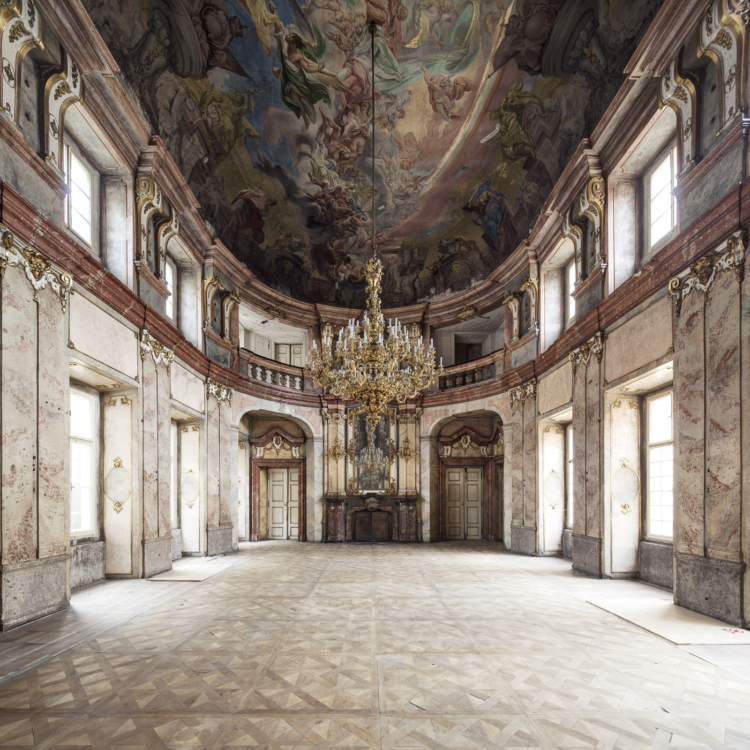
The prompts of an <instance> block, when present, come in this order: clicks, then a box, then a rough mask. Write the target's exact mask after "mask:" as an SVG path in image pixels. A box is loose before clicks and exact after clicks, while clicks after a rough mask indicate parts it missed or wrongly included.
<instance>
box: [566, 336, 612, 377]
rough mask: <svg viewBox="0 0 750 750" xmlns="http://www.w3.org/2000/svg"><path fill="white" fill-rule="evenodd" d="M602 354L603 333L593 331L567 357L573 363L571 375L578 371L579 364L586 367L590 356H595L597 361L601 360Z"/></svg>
mask: <svg viewBox="0 0 750 750" xmlns="http://www.w3.org/2000/svg"><path fill="white" fill-rule="evenodd" d="M603 356H604V333H603V332H602V331H599V332H597V333H595V334H594V335H593V336H592V337H591V338H590V339H589V340H588V341H584V342H583V343H582V344H581V345H580V346H579V347H578V348H577V349H574V350H573V351H572V352H571V353H570V354H569V355H568V359H569V360H570V361H571V362H572V364H573V375H575V374H576V372H577V371H578V367H579V366H580V365H585V366H587V367H588V364H589V362H591V358H592V357H596V361H597V362H601V361H602V357H603Z"/></svg>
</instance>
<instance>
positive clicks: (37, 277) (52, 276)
mask: <svg viewBox="0 0 750 750" xmlns="http://www.w3.org/2000/svg"><path fill="white" fill-rule="evenodd" d="M11 266H20V267H21V268H23V271H24V273H25V274H26V278H27V279H28V280H29V281H30V282H31V286H32V288H33V289H34V301H35V302H37V301H38V300H39V298H38V296H37V295H38V293H39V292H40V291H41V290H42V289H46V288H47V287H49V288H50V289H52V291H53V292H54V293H55V294H56V295H57V297H58V299H59V300H60V304H61V305H62V311H63V313H64V312H65V311H66V310H67V307H68V293H69V292H70V289H71V287H72V286H73V280H72V279H71V278H70V276H68V274H66V273H58V272H57V271H55V270H54V269H53V268H52V264H51V263H50V262H49V261H48V260H47V259H46V258H45V257H44V256H43V255H42V254H41V253H40V252H38V251H37V250H35V249H34V248H33V247H31V246H30V245H25V246H23V247H19V246H18V245H17V242H16V239H15V237H14V236H13V233H12V232H11V231H10V230H5V232H4V234H3V241H2V248H0V278H2V277H3V276H4V275H5V269H6V268H8V267H11Z"/></svg>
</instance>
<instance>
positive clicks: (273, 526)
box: [268, 469, 299, 539]
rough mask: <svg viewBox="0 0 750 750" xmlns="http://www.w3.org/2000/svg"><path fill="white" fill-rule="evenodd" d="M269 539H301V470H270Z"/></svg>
mask: <svg viewBox="0 0 750 750" xmlns="http://www.w3.org/2000/svg"><path fill="white" fill-rule="evenodd" d="M268 538H269V539H299V469H269V470H268Z"/></svg>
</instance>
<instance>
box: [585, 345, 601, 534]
mask: <svg viewBox="0 0 750 750" xmlns="http://www.w3.org/2000/svg"><path fill="white" fill-rule="evenodd" d="M600 372H601V364H600V362H598V361H597V359H596V357H591V359H590V361H589V363H588V365H587V366H586V368H585V374H586V535H587V536H594V537H601V535H602V519H601V503H602V498H601V494H602V493H601V468H600V461H601V458H600V451H601V437H600V425H601V407H600V400H601V394H600Z"/></svg>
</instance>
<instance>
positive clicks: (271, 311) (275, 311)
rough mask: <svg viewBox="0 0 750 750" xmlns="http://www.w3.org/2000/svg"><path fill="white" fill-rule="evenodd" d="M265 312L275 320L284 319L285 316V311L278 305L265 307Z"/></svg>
mask: <svg viewBox="0 0 750 750" xmlns="http://www.w3.org/2000/svg"><path fill="white" fill-rule="evenodd" d="M266 312H267V313H268V316H269V317H270V318H271V319H272V320H273V319H274V318H275V319H276V320H284V319H285V318H286V313H285V312H284V311H283V310H282V309H281V308H279V307H274V306H272V307H267V308H266Z"/></svg>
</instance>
